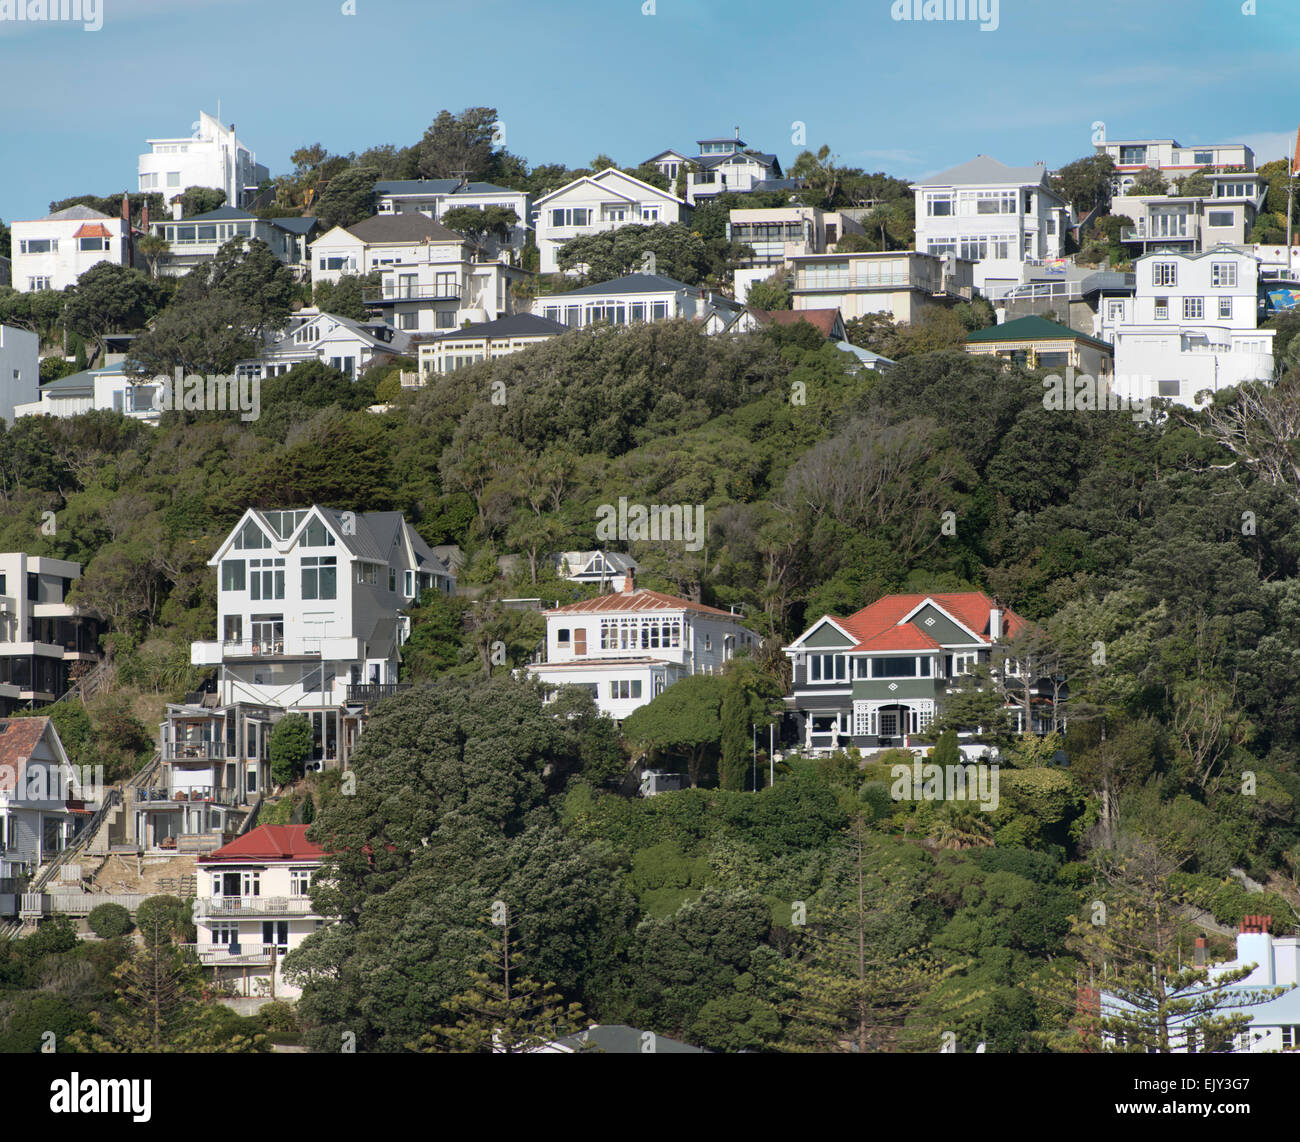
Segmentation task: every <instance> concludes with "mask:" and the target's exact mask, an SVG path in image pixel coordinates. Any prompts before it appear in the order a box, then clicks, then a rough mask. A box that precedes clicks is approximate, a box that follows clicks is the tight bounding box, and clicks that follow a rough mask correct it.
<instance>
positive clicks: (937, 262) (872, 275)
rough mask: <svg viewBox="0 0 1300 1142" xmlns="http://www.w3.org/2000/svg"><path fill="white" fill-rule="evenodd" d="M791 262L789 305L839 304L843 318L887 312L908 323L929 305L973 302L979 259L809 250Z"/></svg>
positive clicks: (824, 306)
mask: <svg viewBox="0 0 1300 1142" xmlns="http://www.w3.org/2000/svg"><path fill="white" fill-rule="evenodd" d="M791 263H792V264H793V267H794V281H793V283H792V285H791V287H790V304H791V307H792V308H793V309H795V310H800V309H818V310H825V309H838V310H839V311H840V314H841V316H842V317H843V319H844V320H845V321H852V320H854V319H855V318H858V317H865V316H866V315H867V314H869V313H887V314H889V316H890V317H892V318H893V319H894V320H895V321H899V322H908V323H910V322H913V321H916V320H917V318H919V317H920V316H921V314H922V313H924V312H925V311H926V310H927V309H931V308H934V307H936V306H951V305H955V304H956V303H957V302H959V301H969V300H970V299H971V297H972V296H973V294H974V289H973V287H974V270H975V264H974V263H973V262H971V261H968V260H966V259H964V258H958V257H955V256H954V255H952V254H947V255H944V256H943V257H940V256H938V255H935V254H922V253H918V252H917V251H916V250H891V251H885V252H877V253H860V254H806V255H802V256H800V257H796V258H792V259H791Z"/></svg>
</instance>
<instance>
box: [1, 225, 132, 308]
mask: <svg viewBox="0 0 1300 1142" xmlns="http://www.w3.org/2000/svg"><path fill="white" fill-rule="evenodd" d="M11 229H12V231H13V234H12V239H11V240H12V245H13V269H12V274H13V286H14V289H16V290H18V291H19V292H20V293H31V292H35V291H36V290H43V289H53V290H62V289H67V288H68V286H71V285H76V284H77V279H78V278H79V277H81V275H82V274H84V273H85V272H86V271H87V270H88V269H90V267H91V266H97V265H99V263H100V262H112V263H113V264H114V265H118V266H125V265H129V264H130V261H131V250H130V241H131V235H130V230H129V228H128V226H127V223H126V222H125V221H124V220H123V219H121V218H110V217H109V216H108V215H107V214H101V213H100V212H99V211H98V210H94V209H92V208H91V207H89V206H69V207H68V208H67V209H66V210H56V211H55V212H54V213H53V214H47V215H46V216H45V217H44V218H37V219H33V220H29V221H19V222H15V223H14V224H13V226H12V227H11Z"/></svg>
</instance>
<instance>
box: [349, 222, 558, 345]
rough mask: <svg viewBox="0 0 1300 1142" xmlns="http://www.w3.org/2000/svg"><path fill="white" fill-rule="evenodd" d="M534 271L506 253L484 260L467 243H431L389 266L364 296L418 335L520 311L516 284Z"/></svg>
mask: <svg viewBox="0 0 1300 1142" xmlns="http://www.w3.org/2000/svg"><path fill="white" fill-rule="evenodd" d="M530 277H532V274H531V273H529V271H527V270H521V269H519V268H518V267H516V266H512V265H510V263H509V261H507V259H506V256H505V255H502V257H501V258H499V259H496V260H489V261H481V260H477V259H476V258H475V254H474V250H473V248H472V247H471V246H470V245H469V244H468V243H464V242H463V243H462V244H460V245H455V246H451V245H445V244H439V243H432V242H431V243H430V244H429V245H427V246H424V247H422V248H421V249H420V251H419V252H418V253H417V255H416V256H415V258H413V259H412V260H409V261H404V262H398V263H396V264H394V265H391V266H385V267H384V269H383V271H382V273H381V275H380V279H379V288H378V289H375V290H366V291H364V292H363V293H362V300H363V301H364V302H365V304H366V305H367V307H368V308H369V309H370V311H371V312H372V313H377V314H382V315H383V317H384V319H385V320H386V321H387V322H388V323H389V324H390V325H392V326H393V327H394V328H395V329H396V330H397V331H398V332H399V333H403V334H407V335H410V336H412V337H414V338H416V339H418V340H424V339H425V338H428V337H434V336H439V335H442V334H445V333H448V332H451V331H453V330H457V329H460V328H462V327H464V326H465V325H466V323H468V324H470V325H483V324H486V323H488V322H494V321H499V320H501V319H502V318H505V317H510V316H512V315H513V314H514V312H515V294H514V287H515V286H516V285H518V284H519V283H521V282H524V281H527V280H528V279H529V278H530Z"/></svg>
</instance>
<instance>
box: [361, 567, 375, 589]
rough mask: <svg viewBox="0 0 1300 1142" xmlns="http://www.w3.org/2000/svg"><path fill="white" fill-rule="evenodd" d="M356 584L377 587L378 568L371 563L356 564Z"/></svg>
mask: <svg viewBox="0 0 1300 1142" xmlns="http://www.w3.org/2000/svg"><path fill="white" fill-rule="evenodd" d="M357 582H358V583H361V584H367V583H368V584H369V585H370V586H372V587H377V586H378V585H379V568H378V567H376V566H375V564H373V563H358V564H357Z"/></svg>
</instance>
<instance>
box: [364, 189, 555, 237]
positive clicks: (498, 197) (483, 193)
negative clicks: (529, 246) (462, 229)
mask: <svg viewBox="0 0 1300 1142" xmlns="http://www.w3.org/2000/svg"><path fill="white" fill-rule="evenodd" d="M461 206H467V207H471V208H473V209H477V210H483V209H486V208H487V207H489V206H499V207H501V208H503V209H505V210H513V211H514V212H515V214H516V215H517V216H518V218H519V221H518V222H516V223H515V225H514V228H513V229H512V230H511V232H510V237H509V239H508V240H507V242H506V245H507V246H509V247H510V248H511V249H515V250H518V249H521V248H522V247H523V245H524V243H525V242H526V241H527V240H528V231H529V228H530V225H531V223H530V221H529V219H530V217H531V214H532V196H531V195H530V194H528V192H527V191H523V190H510V189H508V188H507V187H504V186H495V185H494V184H492V183H490V182H468V181H466V180H463V179H458V178H416V179H396V180H387V181H383V182H377V183H375V207H376V210H377V212H378V213H379V214H423V215H424V216H425V217H426V218H432V219H433V220H434V221H435V222H441V221H442V216H443V215H444V214H446V213H447V211H448V210H454V209H456V208H457V207H461Z"/></svg>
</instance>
